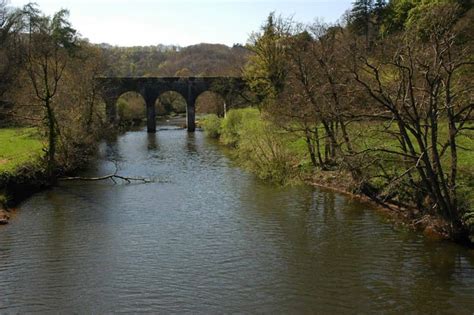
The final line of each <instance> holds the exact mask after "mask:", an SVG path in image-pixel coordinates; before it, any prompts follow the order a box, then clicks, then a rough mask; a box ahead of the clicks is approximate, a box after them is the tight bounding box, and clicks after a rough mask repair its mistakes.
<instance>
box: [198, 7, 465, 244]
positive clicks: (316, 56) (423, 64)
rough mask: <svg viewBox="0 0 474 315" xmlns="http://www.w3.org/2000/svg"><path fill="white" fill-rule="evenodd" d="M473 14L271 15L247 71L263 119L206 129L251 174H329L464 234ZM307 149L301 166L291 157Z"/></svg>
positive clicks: (413, 10) (432, 10)
mask: <svg viewBox="0 0 474 315" xmlns="http://www.w3.org/2000/svg"><path fill="white" fill-rule="evenodd" d="M473 14H474V12H473V10H472V9H471V8H470V5H469V2H467V1H455V0H439V1H418V0H392V1H389V2H388V3H387V2H385V1H375V2H374V1H372V0H358V1H355V3H354V6H353V8H352V10H351V11H350V12H349V13H348V14H347V15H346V16H345V17H344V18H343V22H342V23H341V24H334V25H329V24H325V23H321V22H315V23H312V24H310V25H303V24H299V23H297V22H295V21H293V20H292V19H285V18H282V17H277V16H275V14H271V15H270V16H269V17H268V20H267V21H266V23H265V24H264V26H263V27H262V29H261V31H260V32H257V33H255V34H254V35H253V36H252V38H251V41H250V44H249V45H248V49H250V50H251V51H252V52H253V55H251V56H250V61H249V63H248V64H247V65H246V67H245V70H244V76H245V78H246V80H247V82H248V84H249V87H250V89H251V90H252V91H253V103H254V104H256V105H257V106H258V107H259V108H260V111H261V115H260V119H261V120H262V121H261V122H255V123H253V124H251V123H248V122H247V123H245V120H252V119H253V120H255V119H254V118H255V115H254V114H251V115H250V116H248V114H247V119H244V118H242V119H240V118H239V119H235V118H234V119H228V118H226V119H224V120H223V121H221V122H219V121H217V120H216V118H210V119H208V120H207V122H206V123H207V125H208V126H211V127H210V133H213V134H214V135H220V136H221V139H222V138H224V142H228V141H227V140H225V139H229V136H228V135H227V136H226V133H228V131H229V126H232V128H231V129H233V130H235V131H234V132H233V133H231V134H233V135H234V137H233V139H235V140H234V141H231V143H230V144H231V145H234V146H235V147H236V148H237V149H238V150H239V148H240V147H242V146H243V147H244V148H247V149H246V150H247V153H246V154H245V155H246V162H245V163H246V164H249V163H250V164H252V167H253V168H254V169H256V170H257V173H260V174H266V175H265V176H267V177H272V176H274V175H275V174H274V173H272V172H268V171H265V169H269V168H272V167H277V166H278V165H280V166H281V168H282V170H283V174H286V173H288V172H287V171H286V170H288V169H289V168H293V169H295V168H298V169H307V168H309V169H310V170H311V173H312V174H316V175H314V178H313V180H314V181H316V182H318V181H320V180H322V179H324V178H327V177H328V176H326V175H327V174H328V173H329V174H332V175H331V176H332V177H334V178H335V181H336V182H339V183H340V184H341V185H343V186H346V188H347V189H350V190H352V191H353V192H356V193H362V194H365V195H367V196H369V197H370V198H372V199H373V200H376V201H377V202H379V203H381V204H384V205H392V207H393V205H397V206H398V207H401V208H402V209H412V210H406V213H407V215H410V216H413V218H416V219H417V222H420V220H422V219H423V218H425V216H426V217H428V216H434V217H439V218H443V219H444V220H445V222H447V224H446V225H445V226H444V227H443V229H444V232H446V233H449V234H450V235H451V236H453V237H460V238H463V239H466V236H467V235H468V232H469V230H470V231H471V233H473V232H474V208H473V207H472V204H474V177H473V174H474V163H472V158H473V157H474V156H473V153H472V152H473V149H474V141H473V138H474V136H473V130H474V124H473V123H474V122H473V118H474V115H473V113H474V102H473V100H474V94H473V89H474V80H473V79H474V72H473V70H474V69H473V68H474V51H473V41H472V36H473V33H472V30H473V29H474V18H473ZM229 114H230V113H229ZM242 115H245V114H244V113H242V114H234V115H233V116H236V117H239V116H242ZM226 121H227V122H226ZM231 121H233V122H231ZM249 128H250V129H252V128H253V132H250V133H249V132H246V131H245V130H246V129H249ZM212 130H214V132H213V131H212ZM242 135H246V136H242ZM257 135H260V136H257ZM239 139H240V140H239ZM252 139H254V148H253V149H252V150H248V147H249V146H248V142H249V141H251V140H252ZM239 141H240V142H239ZM242 141H243V144H242ZM302 143H304V147H305V151H306V157H307V160H306V161H307V162H305V160H299V159H298V158H297V156H296V155H297V154H296V153H295V152H299V151H298V150H296V151H295V148H301V144H302ZM244 151H245V150H244ZM292 152H293V153H292ZM249 160H252V162H249ZM284 161H286V162H284ZM281 174H282V172H280V173H277V175H278V176H280V175H281ZM338 177H339V181H337V180H338ZM278 178H279V177H278ZM471 235H474V233H473V234H471Z"/></svg>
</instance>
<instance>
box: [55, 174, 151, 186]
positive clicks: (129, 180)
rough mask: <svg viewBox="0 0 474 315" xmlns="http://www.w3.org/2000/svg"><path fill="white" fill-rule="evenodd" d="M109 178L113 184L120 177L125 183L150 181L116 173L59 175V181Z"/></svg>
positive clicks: (149, 181)
mask: <svg viewBox="0 0 474 315" xmlns="http://www.w3.org/2000/svg"><path fill="white" fill-rule="evenodd" d="M107 179H110V180H112V181H113V182H114V183H115V184H117V181H116V180H115V179H121V180H123V181H126V182H127V183H129V184H130V183H132V181H140V182H143V183H151V182H152V181H151V180H150V179H147V178H141V177H126V176H121V175H117V174H109V175H105V176H99V177H80V176H77V177H61V178H60V179H59V180H61V181H67V180H80V181H100V180H107Z"/></svg>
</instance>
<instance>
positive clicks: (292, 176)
mask: <svg viewBox="0 0 474 315" xmlns="http://www.w3.org/2000/svg"><path fill="white" fill-rule="evenodd" d="M201 124H202V126H203V128H204V130H205V132H206V134H207V135H208V136H209V137H212V138H216V139H219V141H220V142H221V143H222V144H224V145H226V146H229V147H231V148H233V150H231V151H232V154H233V155H234V157H235V159H236V161H238V163H239V164H240V165H241V166H243V167H244V168H246V169H248V170H250V171H252V172H253V173H255V174H256V175H257V176H258V177H260V178H262V179H265V180H269V181H273V182H277V183H279V184H287V183H291V182H294V181H299V180H303V181H305V182H308V183H311V184H313V185H321V186H326V187H331V188H335V189H337V190H340V191H343V192H348V193H356V194H360V193H361V192H360V191H359V190H358V187H360V186H358V183H356V182H353V181H352V178H351V175H350V173H349V172H348V171H347V170H346V169H344V167H343V166H342V165H338V164H335V165H333V166H332V167H331V168H330V169H326V170H322V169H321V168H318V167H315V166H314V165H313V164H312V162H311V159H310V156H309V153H308V146H307V142H306V138H305V137H304V135H303V134H302V133H299V132H294V131H291V132H290V131H288V130H284V129H282V128H279V127H278V126H276V125H275V124H273V123H272V122H271V121H270V120H268V119H265V117H263V115H262V114H261V113H260V111H259V110H257V109H255V108H246V109H238V110H231V111H229V112H228V114H227V116H226V118H225V119H222V118H218V117H217V116H215V115H209V116H206V117H204V118H203V119H202V121H201ZM441 129H442V130H441V132H440V134H441V135H442V136H443V137H445V136H447V128H446V126H441ZM348 130H349V135H350V137H351V138H352V139H353V143H354V145H355V147H356V150H357V151H358V152H365V151H370V150H372V149H374V148H377V149H383V148H387V149H390V150H398V147H399V146H398V143H397V141H396V139H394V138H393V136H392V135H391V134H390V130H389V129H388V130H387V127H386V126H385V125H384V124H383V123H382V122H380V123H379V122H357V123H353V124H351V125H350V127H349V128H348ZM458 145H459V147H460V150H459V158H458V169H459V190H458V193H459V197H460V199H461V200H462V202H463V205H467V207H470V209H469V208H468V211H467V214H468V215H467V216H466V224H470V225H472V226H474V222H473V221H472V219H469V218H473V217H474V209H473V207H472V206H471V205H474V152H473V151H472V148H474V138H472V137H469V136H467V135H466V136H460V137H459V140H458ZM470 148H471V149H470ZM321 149H322V150H321V152H322V154H323V155H324V154H325V151H324V146H322V148H321ZM364 158H367V159H368V160H370V159H374V160H376V161H378V162H377V163H379V164H380V163H382V164H383V167H379V166H377V167H376V166H375V165H374V166H372V165H371V164H370V163H367V166H366V168H365V169H364V172H365V173H364V176H365V178H367V181H368V182H369V183H370V184H371V185H372V186H373V187H375V189H377V191H378V193H380V194H381V195H383V194H388V193H389V192H386V191H384V190H387V185H386V182H383V178H384V176H385V175H386V174H387V173H389V172H392V173H394V172H399V173H400V172H403V170H404V169H403V167H404V164H403V162H402V161H397V160H394V159H393V158H390V156H387V157H384V156H383V153H380V152H376V153H371V154H370V155H366V156H365V157H364ZM380 161H382V162H380ZM336 162H337V161H336ZM449 162H450V161H449V158H445V159H444V160H443V163H449ZM396 185H397V186H392V187H390V189H391V190H392V191H394V190H395V191H396V192H397V193H398V194H399V195H398V196H399V197H397V198H399V199H398V200H400V201H402V202H404V201H407V202H408V197H407V199H406V200H403V198H404V196H409V194H410V190H409V187H408V186H404V183H403V181H399V182H397V183H396ZM382 187H384V188H382ZM400 192H403V193H400ZM405 210H406V211H405V212H404V214H403V216H404V217H406V218H407V220H411V222H420V220H421V219H426V214H422V213H421V212H419V211H418V210H417V209H415V208H412V209H405ZM430 215H431V214H430ZM433 218H434V219H435V220H437V218H436V215H435V216H434V217H433ZM469 220H471V221H469ZM432 221H433V220H432ZM421 228H423V227H421Z"/></svg>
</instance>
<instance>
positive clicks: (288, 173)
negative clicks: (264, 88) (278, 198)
mask: <svg viewBox="0 0 474 315" xmlns="http://www.w3.org/2000/svg"><path fill="white" fill-rule="evenodd" d="M238 134H239V142H238V144H237V154H238V156H239V160H240V161H241V163H242V164H243V166H244V167H245V168H247V169H249V170H251V171H252V172H254V173H255V174H256V175H257V176H258V177H260V178H262V179H265V180H270V181H273V182H278V183H280V184H284V183H285V182H287V181H288V180H289V179H291V178H293V177H294V175H295V168H294V167H293V166H294V165H297V164H298V163H297V161H296V160H295V155H294V154H293V153H292V152H291V150H290V149H289V147H290V141H289V138H288V135H287V134H286V133H285V132H284V131H282V130H281V129H279V128H277V127H276V126H275V125H273V124H272V123H270V122H268V121H265V120H263V119H262V118H261V117H260V116H258V117H247V119H242V120H241V124H240V128H239V130H238Z"/></svg>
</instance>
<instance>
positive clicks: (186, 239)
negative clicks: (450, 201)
mask: <svg viewBox="0 0 474 315" xmlns="http://www.w3.org/2000/svg"><path fill="white" fill-rule="evenodd" d="M101 152H102V153H101V159H100V160H99V161H98V162H97V163H96V165H95V166H94V167H92V168H91V169H90V170H89V171H88V175H101V174H107V173H110V172H113V171H114V167H115V166H114V163H112V162H110V161H117V162H118V165H119V167H120V171H119V173H120V174H121V175H128V176H143V177H147V178H153V179H155V182H154V183H151V184H132V185H125V184H118V185H113V184H112V183H111V182H88V183H86V182H81V183H67V184H62V185H61V186H60V187H56V188H54V189H52V190H49V191H45V192H42V193H39V194H37V195H35V196H33V197H32V198H30V199H29V200H28V201H26V202H24V203H23V205H22V206H21V211H19V212H18V215H17V216H16V217H15V218H14V220H13V221H12V222H11V224H10V225H8V226H5V227H1V228H0V313H5V312H9V313H10V312H12V313H25V312H45V313H47V312H52V311H54V312H64V313H70V312H76V313H91V312H93V313H110V312H125V313H131V312H133V313H135V312H179V313H183V312H184V313H185V312H189V313H216V312H244V313H248V312H252V313H255V312H258V313H260V312H262V313H273V312H277V313H315V312H316V313H335V312H337V313H342V312H344V313H345V312H347V313H354V312H356V313H357V312H359V313H365V312H368V311H372V312H380V311H385V312H389V313H400V312H408V311H409V312H414V311H415V312H423V313H439V312H443V313H456V314H472V313H473V312H474V253H473V252H472V251H469V250H467V249H464V248H462V247H459V246H457V245H454V244H450V243H437V242H430V241H427V240H425V239H423V238H422V237H421V236H419V235H416V234H413V233H411V232H407V231H398V230H394V229H393V227H392V225H390V224H386V223H385V222H384V219H383V218H381V217H380V215H378V214H377V213H376V212H375V211H374V210H373V209H371V208H370V207H369V206H368V205H365V204H362V203H359V202H357V201H354V200H350V199H348V198H347V197H344V196H341V195H338V194H335V193H332V192H329V191H323V190H319V189H313V188H309V187H304V186H300V187H285V188H281V187H275V186H273V185H270V184H268V183H264V182H262V181H259V180H257V179H256V178H255V177H254V176H253V175H251V174H249V173H247V172H245V171H243V170H242V169H240V168H238V167H236V166H234V165H232V163H231V162H230V161H229V159H228V158H227V157H226V156H225V155H224V154H223V153H222V151H221V149H220V148H219V147H218V146H217V145H216V144H215V143H213V142H212V141H210V140H208V139H206V138H205V136H204V135H203V134H202V133H200V132H197V133H195V134H188V133H187V132H186V131H184V130H181V129H174V128H173V127H170V126H167V127H163V126H162V130H160V131H159V132H158V133H157V134H147V133H145V132H144V131H136V132H128V133H126V134H124V135H122V136H119V137H118V138H117V139H115V140H114V141H109V142H108V143H104V144H103V146H102V148H101Z"/></svg>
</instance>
